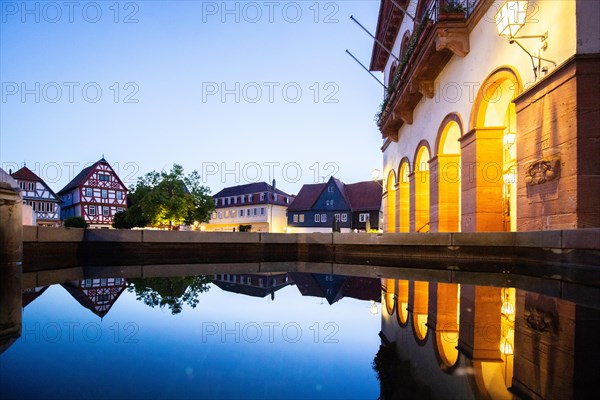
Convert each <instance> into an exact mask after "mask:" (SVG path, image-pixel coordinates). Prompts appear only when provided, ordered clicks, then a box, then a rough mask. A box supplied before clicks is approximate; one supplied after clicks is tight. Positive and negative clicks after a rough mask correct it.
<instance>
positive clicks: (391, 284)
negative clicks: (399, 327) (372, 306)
mask: <svg viewBox="0 0 600 400" xmlns="http://www.w3.org/2000/svg"><path fill="white" fill-rule="evenodd" d="M395 297H396V281H395V280H394V279H386V282H385V308H386V310H387V312H388V314H389V315H392V314H393V313H394V306H395V303H396V301H395Z"/></svg>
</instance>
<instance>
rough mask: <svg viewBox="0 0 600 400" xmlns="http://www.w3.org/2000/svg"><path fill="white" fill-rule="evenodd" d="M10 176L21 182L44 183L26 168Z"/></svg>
mask: <svg viewBox="0 0 600 400" xmlns="http://www.w3.org/2000/svg"><path fill="white" fill-rule="evenodd" d="M10 176H12V177H13V178H15V179H19V180H21V181H36V182H44V181H43V180H42V178H40V177H39V176H37V175H36V174H34V173H33V171H32V170H30V169H29V168H27V167H23V168H21V169H20V170H18V171H17V172H14V173H12V174H11V175H10Z"/></svg>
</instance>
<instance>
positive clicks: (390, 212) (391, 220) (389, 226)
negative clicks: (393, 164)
mask: <svg viewBox="0 0 600 400" xmlns="http://www.w3.org/2000/svg"><path fill="white" fill-rule="evenodd" d="M386 193H387V207H386V208H387V212H386V232H396V210H397V208H396V173H395V172H394V170H390V173H389V174H388V178H387V184H386Z"/></svg>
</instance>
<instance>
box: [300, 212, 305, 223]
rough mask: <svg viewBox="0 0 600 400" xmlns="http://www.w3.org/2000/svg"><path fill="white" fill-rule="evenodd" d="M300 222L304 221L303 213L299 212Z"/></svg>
mask: <svg viewBox="0 0 600 400" xmlns="http://www.w3.org/2000/svg"><path fill="white" fill-rule="evenodd" d="M300 222H304V214H300Z"/></svg>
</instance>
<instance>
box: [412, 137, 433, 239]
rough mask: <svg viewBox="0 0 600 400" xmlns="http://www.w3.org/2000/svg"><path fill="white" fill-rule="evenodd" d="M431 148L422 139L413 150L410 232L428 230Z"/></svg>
mask: <svg viewBox="0 0 600 400" xmlns="http://www.w3.org/2000/svg"><path fill="white" fill-rule="evenodd" d="M430 158H431V148H430V146H429V143H428V142H427V141H426V140H422V141H421V142H420V143H419V145H418V146H417V150H416V151H415V156H414V162H413V172H412V174H411V178H412V179H411V207H410V208H411V223H410V225H411V226H410V228H411V229H410V230H411V231H412V232H429V226H430V215H429V209H430V199H429V195H430V188H429V160H430Z"/></svg>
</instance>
